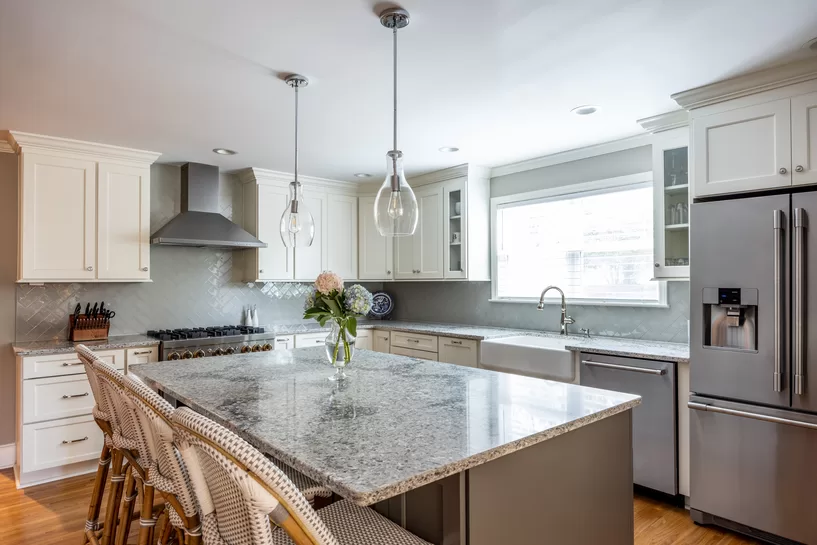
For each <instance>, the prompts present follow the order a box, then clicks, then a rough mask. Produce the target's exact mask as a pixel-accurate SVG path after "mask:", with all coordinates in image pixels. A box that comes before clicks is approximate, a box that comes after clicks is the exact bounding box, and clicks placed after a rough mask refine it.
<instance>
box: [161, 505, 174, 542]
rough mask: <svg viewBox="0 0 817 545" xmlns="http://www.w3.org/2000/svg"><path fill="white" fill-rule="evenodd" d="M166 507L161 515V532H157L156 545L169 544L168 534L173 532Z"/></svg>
mask: <svg viewBox="0 0 817 545" xmlns="http://www.w3.org/2000/svg"><path fill="white" fill-rule="evenodd" d="M167 509H169V508H168V507H165V511H164V513H163V514H162V515H161V516H162V517H163V518H162V520H163V524H161V525H159V528H161V531H160V532H159V543H158V545H167V544H168V543H169V542H170V533H171V532H172V531H173V525H172V524H170V516H169V515H168V514H167Z"/></svg>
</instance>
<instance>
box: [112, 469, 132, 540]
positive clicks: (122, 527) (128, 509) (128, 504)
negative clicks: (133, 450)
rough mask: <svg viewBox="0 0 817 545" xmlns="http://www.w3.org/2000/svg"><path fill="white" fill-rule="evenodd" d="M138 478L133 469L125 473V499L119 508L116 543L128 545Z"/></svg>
mask: <svg viewBox="0 0 817 545" xmlns="http://www.w3.org/2000/svg"><path fill="white" fill-rule="evenodd" d="M135 500H136V479H135V478H134V476H133V470H132V469H130V470H129V471H128V474H127V475H125V488H124V501H123V502H122V505H121V506H120V509H119V524H118V525H117V528H116V540H115V543H116V545H126V543H127V542H128V534H129V533H130V522H131V519H132V518H133V508H134V507H135V505H136V501H135Z"/></svg>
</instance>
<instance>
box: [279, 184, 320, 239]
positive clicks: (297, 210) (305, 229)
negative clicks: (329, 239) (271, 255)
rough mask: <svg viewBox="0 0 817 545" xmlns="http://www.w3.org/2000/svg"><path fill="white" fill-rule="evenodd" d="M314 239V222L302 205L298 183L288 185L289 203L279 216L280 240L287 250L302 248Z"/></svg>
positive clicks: (302, 198) (302, 197)
mask: <svg viewBox="0 0 817 545" xmlns="http://www.w3.org/2000/svg"><path fill="white" fill-rule="evenodd" d="M314 238H315V220H314V219H313V218H312V214H311V213H310V212H309V209H308V208H307V207H306V204H304V196H303V189H302V187H301V183H300V182H292V183H290V184H289V202H288V203H287V207H286V209H285V210H284V213H283V215H281V240H282V241H283V243H284V246H286V247H288V248H304V247H307V246H311V245H312V240H314Z"/></svg>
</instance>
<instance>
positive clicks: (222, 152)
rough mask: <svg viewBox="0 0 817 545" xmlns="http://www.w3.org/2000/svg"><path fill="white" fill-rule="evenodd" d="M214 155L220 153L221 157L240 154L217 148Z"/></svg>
mask: <svg viewBox="0 0 817 545" xmlns="http://www.w3.org/2000/svg"><path fill="white" fill-rule="evenodd" d="M213 153H218V154H219V155H235V154H236V153H238V152H237V151H233V150H231V149H227V148H215V149H214V150H213Z"/></svg>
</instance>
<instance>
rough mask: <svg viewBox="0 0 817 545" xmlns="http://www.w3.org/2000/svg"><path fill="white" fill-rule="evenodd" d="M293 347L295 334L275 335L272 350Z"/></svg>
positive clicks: (290, 348)
mask: <svg viewBox="0 0 817 545" xmlns="http://www.w3.org/2000/svg"><path fill="white" fill-rule="evenodd" d="M293 348H295V335H278V336H277V337H275V345H274V348H273V349H274V350H292V349H293Z"/></svg>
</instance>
